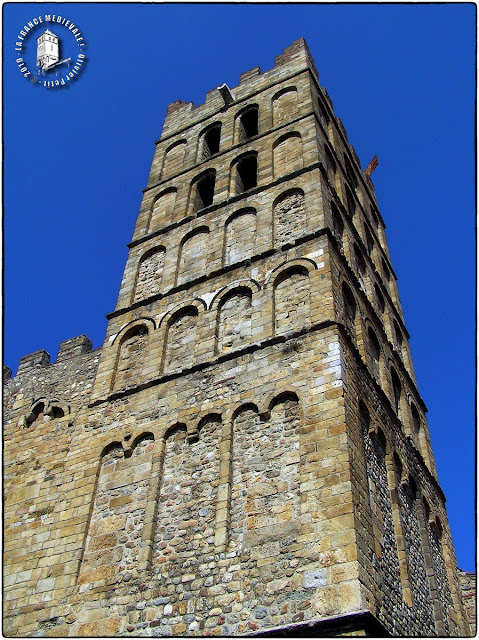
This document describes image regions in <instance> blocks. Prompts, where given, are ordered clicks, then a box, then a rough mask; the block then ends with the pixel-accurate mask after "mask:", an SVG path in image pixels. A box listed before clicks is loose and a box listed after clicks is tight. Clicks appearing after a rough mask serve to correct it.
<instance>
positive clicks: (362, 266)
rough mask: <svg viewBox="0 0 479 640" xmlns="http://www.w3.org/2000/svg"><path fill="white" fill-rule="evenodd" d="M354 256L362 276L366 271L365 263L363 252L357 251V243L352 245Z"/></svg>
mask: <svg viewBox="0 0 479 640" xmlns="http://www.w3.org/2000/svg"><path fill="white" fill-rule="evenodd" d="M354 257H355V258H356V264H357V265H358V270H359V273H360V274H361V275H362V276H363V275H364V274H365V273H366V263H365V262H364V258H363V254H362V253H361V252H360V251H359V248H358V245H357V244H355V245H354Z"/></svg>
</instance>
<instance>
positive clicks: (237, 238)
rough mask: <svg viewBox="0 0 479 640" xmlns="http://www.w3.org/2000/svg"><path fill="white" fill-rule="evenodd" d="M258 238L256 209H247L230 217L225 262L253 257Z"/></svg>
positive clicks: (232, 262) (227, 225)
mask: <svg viewBox="0 0 479 640" xmlns="http://www.w3.org/2000/svg"><path fill="white" fill-rule="evenodd" d="M255 239H256V211H255V210H254V209H245V210H244V211H239V212H238V213H236V214H234V215H233V216H232V217H231V218H229V219H228V220H227V222H226V228H225V247H224V264H225V265H229V264H234V263H235V262H239V261H240V260H245V259H247V258H251V256H252V255H253V254H254V245H255Z"/></svg>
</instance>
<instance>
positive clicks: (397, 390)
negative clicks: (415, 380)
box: [391, 367, 402, 415]
mask: <svg viewBox="0 0 479 640" xmlns="http://www.w3.org/2000/svg"><path fill="white" fill-rule="evenodd" d="M391 382H392V386H393V401H394V409H395V411H396V414H398V415H399V410H400V403H401V394H402V387H401V381H400V380H399V376H398V374H397V373H396V370H395V369H394V368H393V367H391Z"/></svg>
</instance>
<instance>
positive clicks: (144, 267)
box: [134, 247, 165, 300]
mask: <svg viewBox="0 0 479 640" xmlns="http://www.w3.org/2000/svg"><path fill="white" fill-rule="evenodd" d="M164 265H165V249H164V247H155V248H154V249H151V250H150V251H148V252H147V253H146V254H145V255H144V256H143V257H142V258H141V260H140V264H139V268H138V275H137V278H136V288H135V296H134V300H143V299H144V298H148V297H149V296H152V295H154V294H155V293H158V292H159V290H160V285H161V276H162V274H163V267H164Z"/></svg>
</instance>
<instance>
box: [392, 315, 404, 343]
mask: <svg viewBox="0 0 479 640" xmlns="http://www.w3.org/2000/svg"><path fill="white" fill-rule="evenodd" d="M393 327H394V333H395V335H396V342H397V343H398V345H399V346H401V345H402V341H403V337H402V332H401V329H400V328H399V325H398V323H397V322H396V320H394V322H393Z"/></svg>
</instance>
